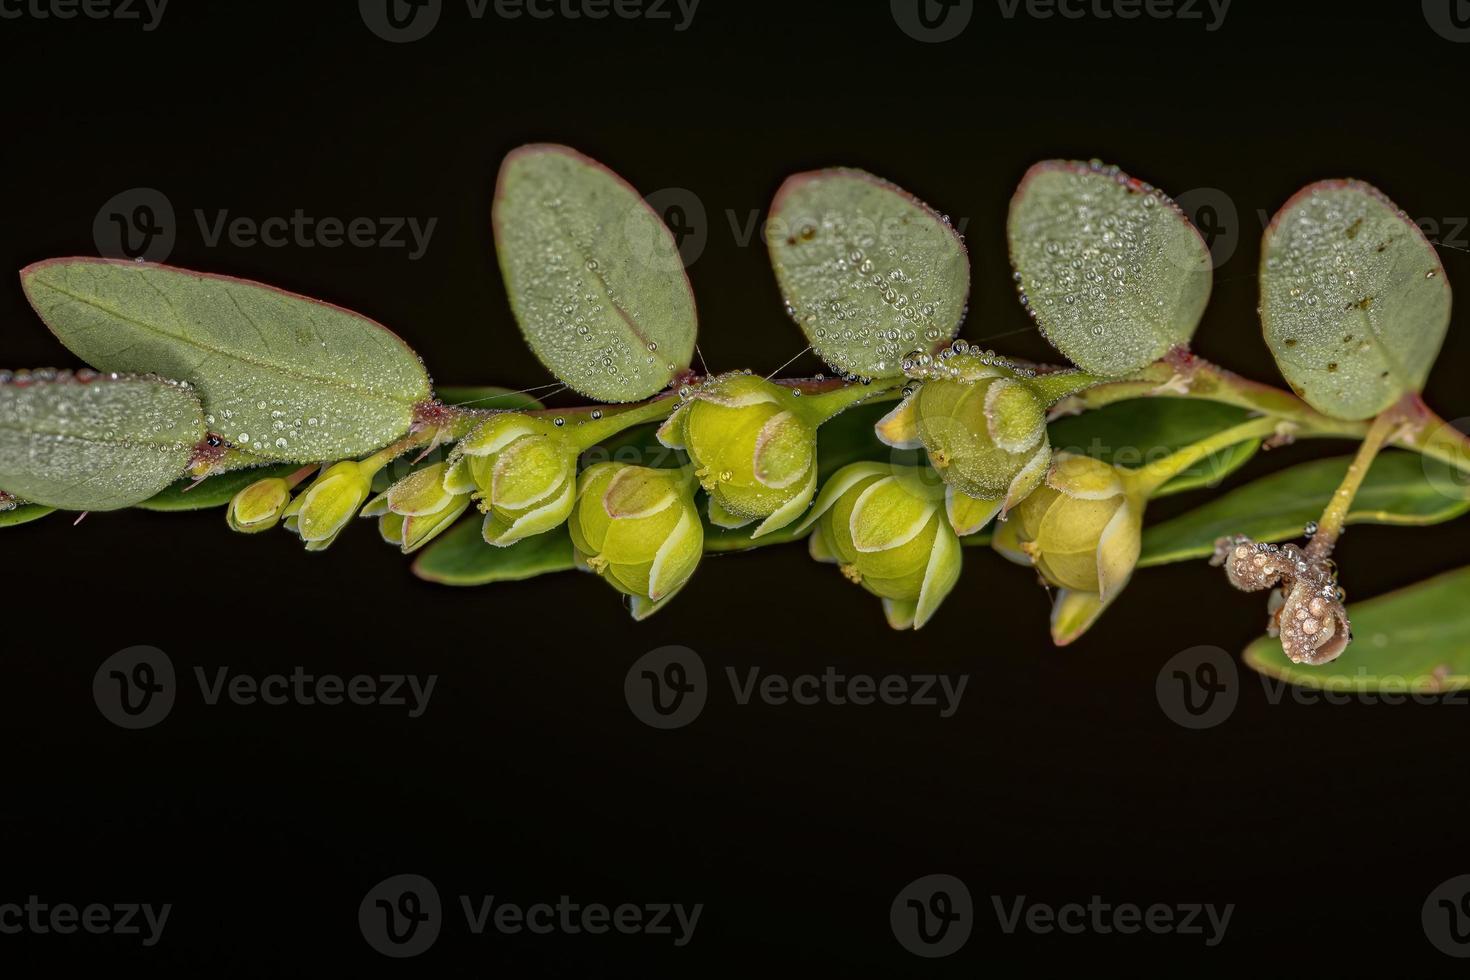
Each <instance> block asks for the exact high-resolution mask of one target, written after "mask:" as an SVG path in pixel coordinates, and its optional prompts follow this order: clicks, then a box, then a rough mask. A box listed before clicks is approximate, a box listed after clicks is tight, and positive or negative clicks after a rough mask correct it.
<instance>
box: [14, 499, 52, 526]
mask: <svg viewBox="0 0 1470 980" xmlns="http://www.w3.org/2000/svg"><path fill="white" fill-rule="evenodd" d="M55 512H56V508H55V507H43V506H42V505H41V504H21V505H20V506H18V507H11V508H10V509H9V510H0V527H19V526H20V525H22V524H29V523H30V522H31V521H39V520H40V519H41V518H43V517H45V516H46V515H48V514H54V513H55Z"/></svg>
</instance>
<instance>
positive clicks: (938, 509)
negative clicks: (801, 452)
mask: <svg viewBox="0 0 1470 980" xmlns="http://www.w3.org/2000/svg"><path fill="white" fill-rule="evenodd" d="M944 498H945V488H944V485H943V484H942V483H940V482H939V481H938V480H937V479H935V478H934V475H933V473H932V471H930V470H928V469H926V468H919V467H910V466H888V465H884V464H880V463H854V464H852V465H850V466H845V467H843V468H842V469H840V470H838V471H837V472H836V473H834V474H833V475H832V477H831V479H829V480H828V481H827V484H826V486H824V487H823V488H822V493H821V495H820V496H819V497H818V498H817V502H816V504H815V505H814V506H813V507H812V511H811V513H810V514H809V515H807V519H806V522H805V525H804V527H805V526H807V525H815V526H814V528H813V531H812V535H811V539H810V542H809V544H810V548H811V553H812V557H814V558H816V559H817V560H818V561H830V562H835V563H836V564H837V565H838V566H839V567H840V568H841V569H842V573H843V574H844V575H845V576H847V578H849V579H850V580H852V581H853V582H856V583H858V584H860V585H862V587H863V588H865V589H867V590H868V591H869V592H871V593H873V594H874V595H876V596H878V597H879V598H881V599H882V600H883V609H884V612H885V613H886V614H887V616H888V621H889V623H890V624H891V625H892V626H894V627H895V628H896V629H908V628H909V627H913V628H914V629H918V628H919V627H921V626H923V625H924V624H925V623H927V622H928V621H929V618H930V617H931V616H933V615H934V612H935V610H937V609H938V608H939V604H940V603H941V602H942V601H943V600H944V597H945V596H946V595H948V594H949V591H950V589H952V588H954V584H955V582H956V581H958V579H959V574H960V544H959V538H958V537H956V535H955V532H954V529H953V528H952V527H950V524H949V520H948V519H947V518H946V516H945V511H944Z"/></svg>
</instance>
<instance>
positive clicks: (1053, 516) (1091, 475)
mask: <svg viewBox="0 0 1470 980" xmlns="http://www.w3.org/2000/svg"><path fill="white" fill-rule="evenodd" d="M1145 499H1146V498H1145V497H1144V495H1143V494H1142V493H1139V492H1137V491H1135V490H1133V489H1132V488H1131V487H1130V485H1129V482H1128V479H1127V474H1126V473H1125V472H1124V471H1122V470H1119V469H1117V468H1116V467H1113V466H1111V465H1109V464H1108V463H1104V462H1102V461H1101V460H1096V459H1093V458H1091V457H1089V456H1075V455H1072V454H1070V453H1058V454H1057V455H1056V459H1055V461H1054V462H1053V463H1052V465H1051V467H1050V469H1049V470H1048V471H1047V474H1046V480H1045V482H1044V483H1043V485H1042V486H1040V487H1038V488H1037V489H1036V490H1035V491H1034V492H1033V493H1032V494H1031V495H1030V496H1028V497H1027V498H1026V499H1025V500H1023V501H1021V503H1020V504H1018V505H1017V507H1016V509H1015V511H1014V512H1013V513H1012V514H1011V519H1010V520H1008V521H1006V522H1005V523H1003V524H1001V525H1000V526H999V527H998V528H997V530H996V533H995V539H994V542H993V543H994V547H995V549H996V550H997V551H999V552H1000V553H1001V554H1003V555H1005V556H1006V557H1007V558H1010V559H1011V560H1013V561H1017V562H1020V563H1022V564H1031V565H1035V566H1036V569H1037V571H1039V572H1040V573H1041V575H1042V577H1043V578H1044V579H1046V581H1048V582H1050V583H1051V584H1052V585H1054V586H1056V587H1058V588H1059V589H1061V590H1062V593H1061V595H1060V596H1058V598H1057V602H1056V604H1055V606H1054V608H1053V618H1052V635H1053V638H1054V639H1055V640H1056V642H1058V643H1067V642H1070V641H1071V640H1073V639H1075V638H1076V637H1077V636H1080V635H1081V634H1082V632H1084V631H1085V630H1086V629H1087V627H1088V626H1090V625H1091V624H1092V622H1093V621H1094V620H1095V619H1096V618H1097V617H1098V616H1099V615H1100V614H1101V613H1102V611H1103V609H1104V608H1105V607H1106V606H1107V604H1108V603H1109V602H1111V601H1112V600H1113V599H1114V598H1116V597H1117V595H1118V593H1119V592H1121V591H1122V589H1123V586H1124V585H1126V584H1127V582H1128V579H1129V577H1130V576H1131V575H1132V574H1133V568H1134V566H1135V565H1136V564H1137V563H1138V555H1139V552H1140V551H1141V549H1142V543H1143V510H1144V504H1145Z"/></svg>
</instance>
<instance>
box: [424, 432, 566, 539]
mask: <svg viewBox="0 0 1470 980" xmlns="http://www.w3.org/2000/svg"><path fill="white" fill-rule="evenodd" d="M577 455H578V452H577V447H576V445H575V444H574V443H573V442H572V441H571V440H570V439H568V438H567V437H566V436H565V435H564V434H563V433H562V432H560V431H559V430H558V429H557V428H556V426H555V425H553V424H552V423H550V422H548V421H546V420H545V419H540V418H534V417H532V416H529V415H522V414H520V413H517V412H504V413H501V414H498V415H495V416H493V417H491V418H490V419H487V420H486V421H485V422H484V423H483V424H481V425H480V427H479V428H477V429H476V430H475V431H474V432H472V433H470V435H469V436H467V437H466V438H465V439H464V440H463V441H462V442H460V444H459V446H458V447H457V448H456V450H455V458H454V459H453V460H452V461H451V463H450V466H449V468H448V469H447V470H446V471H445V474H444V488H445V489H446V491H448V492H450V493H462V492H466V491H468V490H475V491H476V494H475V496H476V498H477V499H478V501H479V506H480V510H481V511H482V512H483V513H484V514H485V526H484V536H485V540H486V541H487V542H489V543H490V544H493V545H497V546H499V547H502V548H503V547H506V546H508V545H512V544H515V543H516V542H517V541H520V540H521V539H522V538H528V537H530V536H532V535H534V534H541V533H543V532H545V531H550V530H551V529H552V528H555V527H558V526H560V525H561V524H562V522H563V521H565V520H566V519H567V515H569V514H570V513H571V512H572V504H573V503H574V502H575V500H576V495H577V485H576V479H575V477H576V475H577Z"/></svg>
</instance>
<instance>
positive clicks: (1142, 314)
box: [1006, 160, 1212, 377]
mask: <svg viewBox="0 0 1470 980" xmlns="http://www.w3.org/2000/svg"><path fill="white" fill-rule="evenodd" d="M1006 236H1007V238H1008V239H1009V241H1010V252H1011V265H1012V266H1014V267H1015V270H1016V287H1017V289H1019V290H1020V293H1021V302H1022V304H1023V305H1025V306H1026V307H1027V310H1028V312H1029V313H1030V315H1031V316H1032V318H1033V319H1035V320H1036V323H1037V325H1038V326H1039V327H1040V328H1041V332H1042V335H1043V336H1045V337H1046V339H1047V341H1048V342H1049V343H1050V344H1051V345H1052V346H1053V347H1055V348H1056V349H1057V350H1059V351H1061V352H1062V353H1063V354H1065V355H1066V356H1067V357H1068V358H1069V359H1070V360H1071V361H1072V363H1073V364H1076V365H1077V366H1078V367H1080V368H1082V369H1083V370H1085V371H1091V372H1093V373H1094V374H1101V375H1107V376H1109V377H1118V376H1121V375H1125V374H1129V373H1131V372H1133V371H1137V370H1138V369H1139V368H1142V367H1144V366H1145V365H1147V364H1149V363H1151V362H1153V361H1155V360H1158V359H1159V358H1160V357H1162V356H1163V355H1164V354H1165V352H1167V351H1168V350H1169V348H1171V347H1174V346H1176V345H1178V344H1187V343H1188V342H1189V338H1190V337H1191V336H1193V335H1194V328H1195V327H1196V326H1197V325H1198V324H1199V319H1200V317H1201V316H1202V315H1203V314H1204V311H1205V304H1206V303H1208V302H1209V299H1210V284H1211V279H1212V272H1211V261H1210V250H1209V248H1208V246H1206V244H1205V241H1204V239H1203V238H1201V237H1200V235H1199V232H1197V231H1196V230H1195V228H1194V226H1193V225H1191V224H1190V223H1189V219H1188V218H1186V217H1185V216H1184V212H1183V211H1181V210H1180V209H1179V207H1178V206H1177V205H1176V204H1175V203H1174V202H1173V201H1171V200H1170V199H1169V198H1167V197H1165V196H1164V195H1163V194H1162V193H1160V192H1159V191H1157V190H1156V189H1154V188H1153V187H1151V186H1150V185H1148V184H1144V183H1141V182H1139V181H1137V180H1134V179H1133V178H1131V177H1129V176H1128V175H1127V174H1124V173H1122V172H1121V171H1119V170H1118V169H1117V168H1116V167H1104V166H1102V165H1101V164H1096V163H1092V164H1089V163H1080V162H1077V161H1072V160H1047V161H1044V162H1042V163H1038V164H1036V165H1035V166H1033V167H1032V168H1031V169H1030V170H1028V171H1026V176H1025V177H1023V178H1022V179H1021V184H1020V186H1019V187H1018V188H1017V189H1016V194H1015V197H1013V198H1012V199H1011V207H1010V215H1009V217H1008V218H1007V221H1006Z"/></svg>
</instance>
